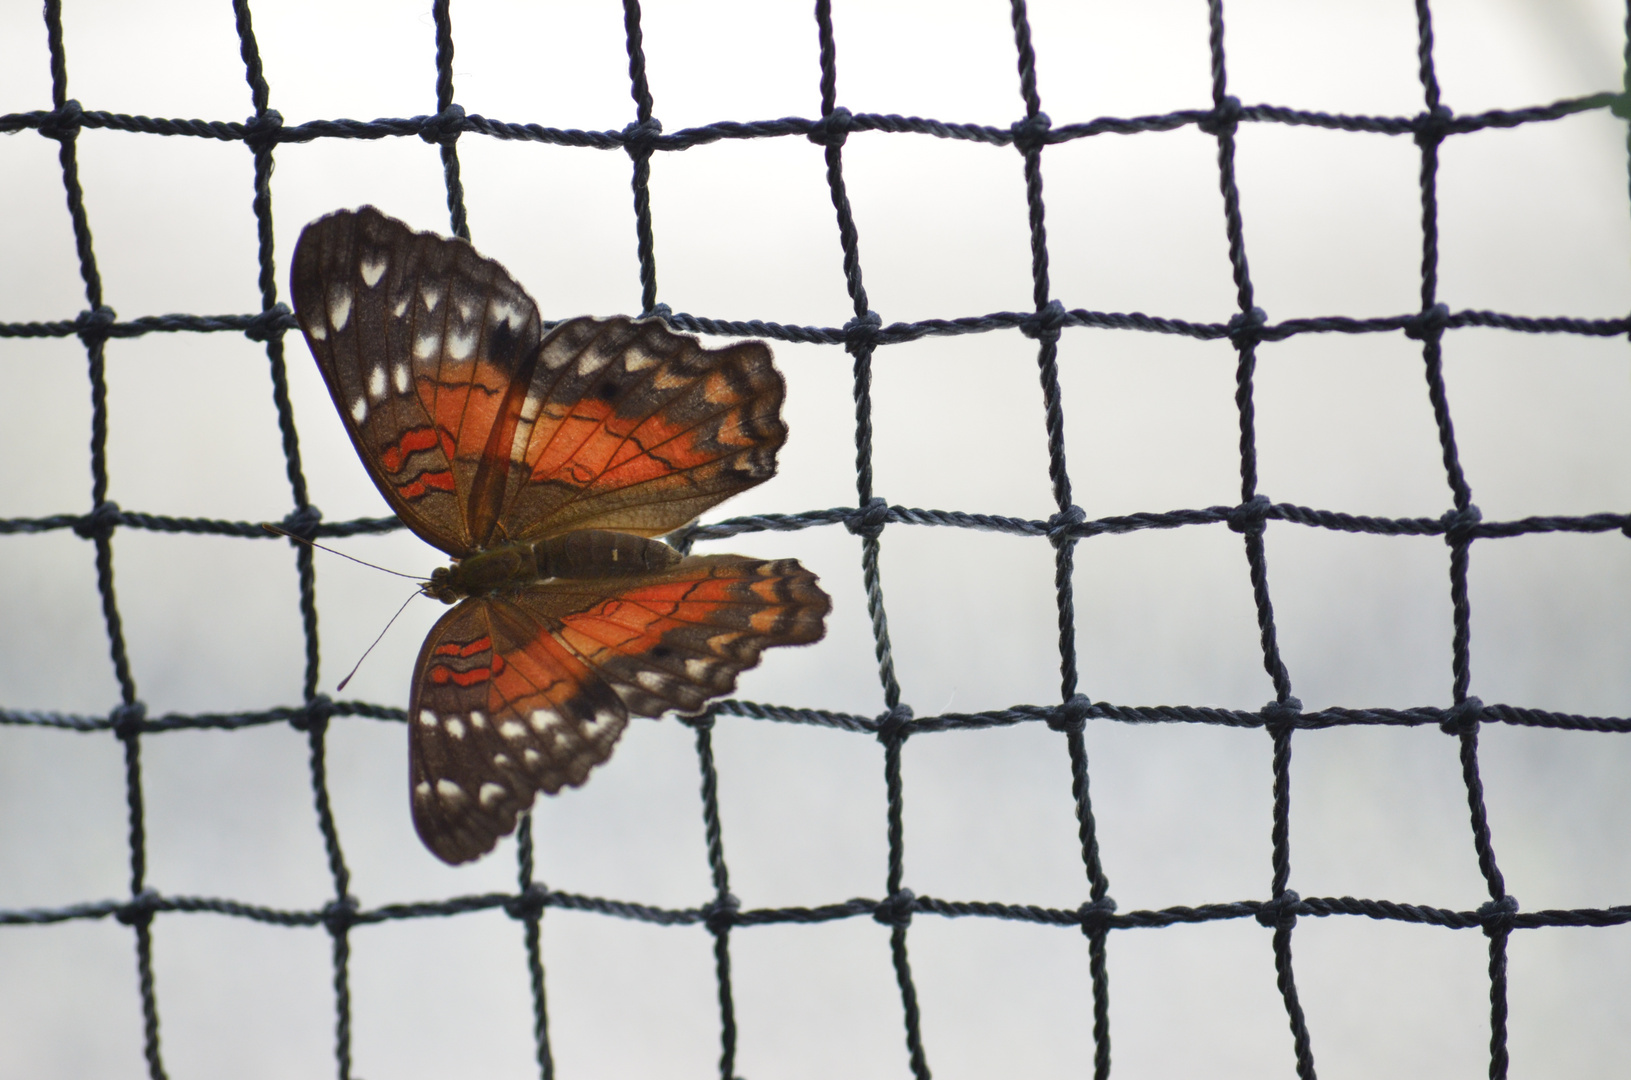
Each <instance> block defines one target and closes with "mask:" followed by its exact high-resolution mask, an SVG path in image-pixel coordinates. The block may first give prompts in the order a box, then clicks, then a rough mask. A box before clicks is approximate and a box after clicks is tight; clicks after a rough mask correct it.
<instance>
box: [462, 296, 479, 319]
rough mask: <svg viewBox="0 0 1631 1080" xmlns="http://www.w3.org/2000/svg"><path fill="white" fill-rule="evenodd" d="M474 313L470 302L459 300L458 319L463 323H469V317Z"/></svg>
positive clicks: (474, 310)
mask: <svg viewBox="0 0 1631 1080" xmlns="http://www.w3.org/2000/svg"><path fill="white" fill-rule="evenodd" d="M475 313H476V309H475V308H474V307H472V306H471V304H470V301H468V300H460V301H459V318H460V319H462V320H464V321H465V322H469V321H470V316H472V315H474V314H475Z"/></svg>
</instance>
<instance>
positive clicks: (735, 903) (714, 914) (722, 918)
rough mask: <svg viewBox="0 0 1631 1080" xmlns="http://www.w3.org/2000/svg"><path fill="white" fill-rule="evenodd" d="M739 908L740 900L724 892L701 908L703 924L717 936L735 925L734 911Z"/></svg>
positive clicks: (740, 908) (740, 906)
mask: <svg viewBox="0 0 1631 1080" xmlns="http://www.w3.org/2000/svg"><path fill="white" fill-rule="evenodd" d="M741 910H742V901H740V900H738V899H737V898H736V897H734V896H732V895H731V894H730V893H725V894H723V895H721V896H720V897H719V898H718V899H716V900H715V901H714V902H713V903H711V904H709V905H708V906H707V907H705V908H703V909H702V922H703V925H704V926H706V927H707V928H708V932H709V933H711V934H713V935H714V936H716V937H717V936H718V935H720V934H723V933H725V932H726V931H727V930H729V929H730V928H731V927H732V926H734V925H736V913H737V912H738V911H741Z"/></svg>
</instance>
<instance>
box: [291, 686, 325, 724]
mask: <svg viewBox="0 0 1631 1080" xmlns="http://www.w3.org/2000/svg"><path fill="white" fill-rule="evenodd" d="M333 715H334V702H333V701H332V700H331V699H330V698H329V696H328V695H327V694H318V695H316V696H314V697H313V698H312V699H311V700H310V701H308V702H306V704H305V705H304V706H303V707H302V708H300V709H299V710H297V711H296V712H295V714H294V715H293V716H291V717H289V726H290V727H292V728H294V729H295V730H296V731H326V730H327V729H328V721H329V717H331V716H333Z"/></svg>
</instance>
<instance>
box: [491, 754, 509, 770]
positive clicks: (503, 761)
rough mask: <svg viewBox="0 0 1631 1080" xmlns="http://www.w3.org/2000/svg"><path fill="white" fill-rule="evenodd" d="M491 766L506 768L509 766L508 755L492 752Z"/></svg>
mask: <svg viewBox="0 0 1631 1080" xmlns="http://www.w3.org/2000/svg"><path fill="white" fill-rule="evenodd" d="M493 767H494V768H498V769H507V768H509V767H510V755H508V754H494V755H493Z"/></svg>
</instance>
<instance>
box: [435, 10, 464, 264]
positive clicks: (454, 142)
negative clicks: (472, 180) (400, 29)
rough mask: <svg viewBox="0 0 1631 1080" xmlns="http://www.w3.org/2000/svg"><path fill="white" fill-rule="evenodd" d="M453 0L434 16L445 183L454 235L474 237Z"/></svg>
mask: <svg viewBox="0 0 1631 1080" xmlns="http://www.w3.org/2000/svg"><path fill="white" fill-rule="evenodd" d="M449 3H450V0H436V2H435V3H434V4H433V5H431V17H432V19H433V20H434V21H435V23H436V118H437V127H438V134H437V137H436V142H437V143H438V145H439V147H440V149H441V154H442V183H443V184H444V185H445V186H446V187H447V217H448V223H449V224H450V225H451V226H452V227H453V235H454V236H459V237H463V238H464V239H466V240H468V239H470V220H469V217H468V215H466V213H465V209H464V183H463V182H462V181H461V180H460V179H459V151H458V141H459V124H460V122H461V121H462V120H463V119H464V110H463V109H461V108H459V107H458V106H457V105H455V104H454V103H453V16H452V13H451V12H450V11H449Z"/></svg>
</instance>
